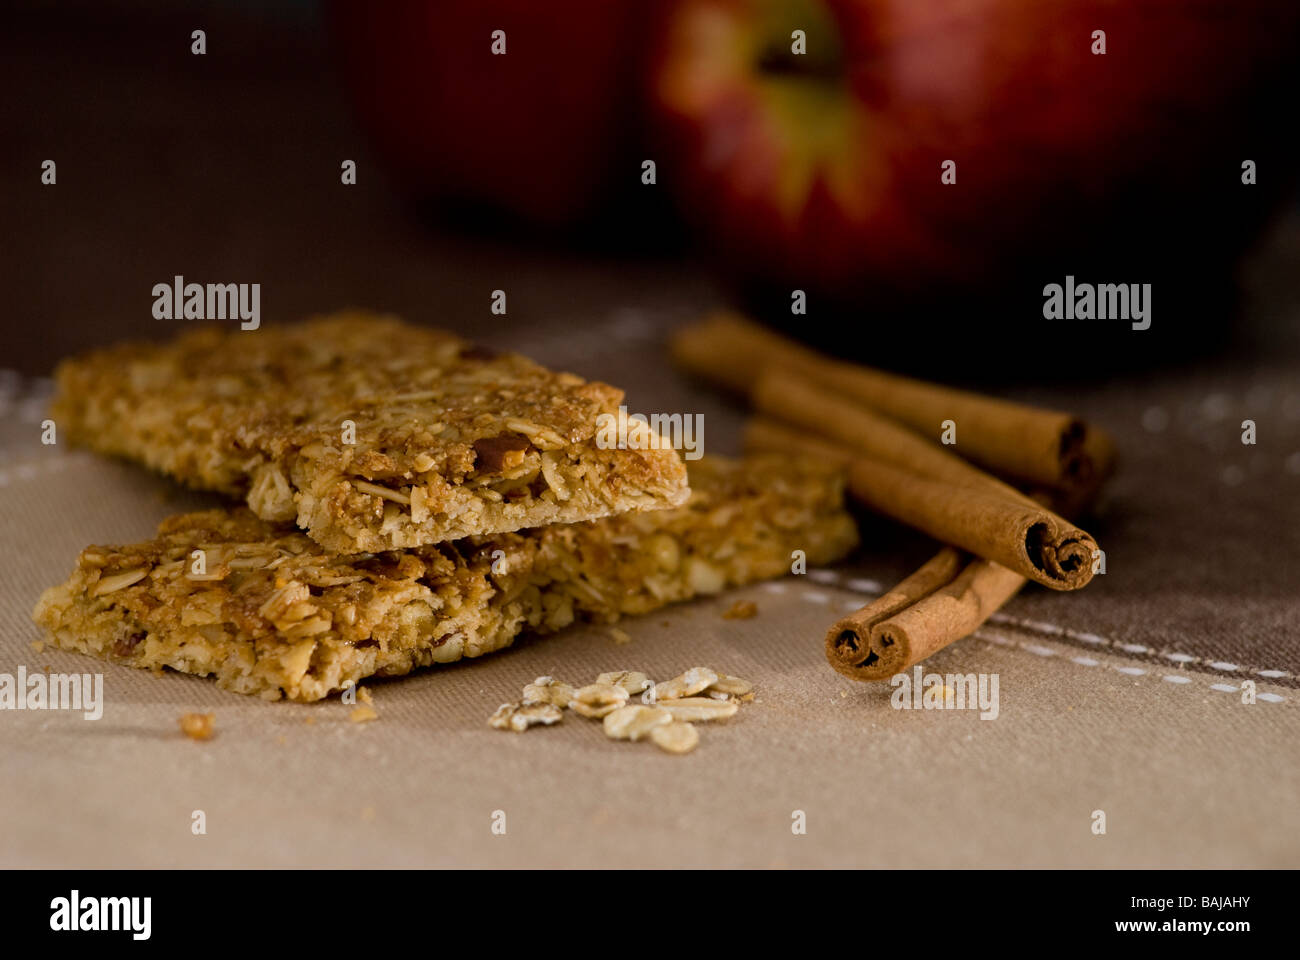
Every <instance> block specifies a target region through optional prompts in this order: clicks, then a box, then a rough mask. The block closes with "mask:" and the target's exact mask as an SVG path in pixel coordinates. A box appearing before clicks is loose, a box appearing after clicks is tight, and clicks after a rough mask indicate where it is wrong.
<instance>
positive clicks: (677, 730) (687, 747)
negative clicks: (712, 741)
mask: <svg viewBox="0 0 1300 960" xmlns="http://www.w3.org/2000/svg"><path fill="white" fill-rule="evenodd" d="M650 739H651V740H653V741H654V743H655V746H657V747H658V748H659V749H660V750H664V751H666V752H668V753H690V752H691V751H692V750H694V749H695V745H696V744H697V743H699V742H700V732H699V731H698V730H696V729H695V727H693V726H692V725H691V724H689V723H682V722H680V721H674V722H672V723H665V724H663V725H662V726H658V727H655V728H653V729H652V730H651V731H650Z"/></svg>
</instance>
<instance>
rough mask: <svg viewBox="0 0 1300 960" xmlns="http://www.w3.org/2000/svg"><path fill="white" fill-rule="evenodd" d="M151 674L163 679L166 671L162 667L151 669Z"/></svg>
mask: <svg viewBox="0 0 1300 960" xmlns="http://www.w3.org/2000/svg"><path fill="white" fill-rule="evenodd" d="M149 672H150V673H152V674H153V675H154V676H155V677H161V676H162V675H163V672H164V671H163V668H162V667H150V668H149Z"/></svg>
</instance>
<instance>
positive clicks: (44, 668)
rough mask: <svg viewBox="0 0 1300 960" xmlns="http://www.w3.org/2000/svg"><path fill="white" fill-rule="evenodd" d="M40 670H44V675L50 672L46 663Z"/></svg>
mask: <svg viewBox="0 0 1300 960" xmlns="http://www.w3.org/2000/svg"><path fill="white" fill-rule="evenodd" d="M41 669H42V670H44V671H45V672H46V673H49V672H50V665H49V664H48V663H47V664H45V666H43V667H41Z"/></svg>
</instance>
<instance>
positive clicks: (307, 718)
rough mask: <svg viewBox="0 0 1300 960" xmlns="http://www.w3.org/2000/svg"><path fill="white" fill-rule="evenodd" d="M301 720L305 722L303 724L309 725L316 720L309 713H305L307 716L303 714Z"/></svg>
mask: <svg viewBox="0 0 1300 960" xmlns="http://www.w3.org/2000/svg"><path fill="white" fill-rule="evenodd" d="M302 722H303V723H305V724H307V726H309V727H310V726H311V725H312V724H313V723H315V722H316V718H315V717H313V716H311V715H310V714H309V715H307V716H305V717H303V718H302Z"/></svg>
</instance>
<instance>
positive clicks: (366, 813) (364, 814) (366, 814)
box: [361, 807, 375, 823]
mask: <svg viewBox="0 0 1300 960" xmlns="http://www.w3.org/2000/svg"><path fill="white" fill-rule="evenodd" d="M361 819H362V820H363V821H364V822H366V823H369V822H370V821H371V820H373V819H375V808H374V807H362V808H361Z"/></svg>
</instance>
